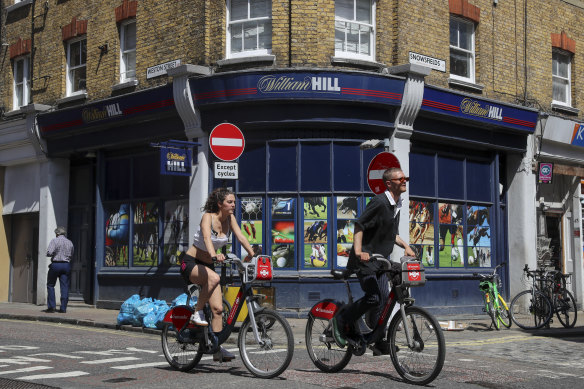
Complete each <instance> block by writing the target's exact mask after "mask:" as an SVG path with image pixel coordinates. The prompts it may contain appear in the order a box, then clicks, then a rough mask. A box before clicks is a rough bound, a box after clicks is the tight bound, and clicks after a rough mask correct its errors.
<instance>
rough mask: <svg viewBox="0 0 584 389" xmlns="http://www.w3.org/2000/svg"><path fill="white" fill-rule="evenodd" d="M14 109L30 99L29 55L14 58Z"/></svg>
mask: <svg viewBox="0 0 584 389" xmlns="http://www.w3.org/2000/svg"><path fill="white" fill-rule="evenodd" d="M13 75H14V94H13V96H14V97H13V100H12V101H13V103H12V106H13V109H18V108H20V107H22V106H25V105H27V104H28V102H29V99H30V77H29V57H20V58H15V59H14V74H13Z"/></svg>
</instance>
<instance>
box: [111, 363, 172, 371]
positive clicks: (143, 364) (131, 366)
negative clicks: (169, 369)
mask: <svg viewBox="0 0 584 389" xmlns="http://www.w3.org/2000/svg"><path fill="white" fill-rule="evenodd" d="M165 365H168V363H167V362H166V361H164V362H148V363H137V364H135V365H125V366H112V367H111V368H112V369H117V370H130V369H139V368H141V367H155V366H165Z"/></svg>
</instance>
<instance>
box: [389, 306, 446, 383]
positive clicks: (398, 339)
mask: <svg viewBox="0 0 584 389" xmlns="http://www.w3.org/2000/svg"><path fill="white" fill-rule="evenodd" d="M406 321H407V325H408V327H409V329H410V333H411V335H412V338H413V339H412V340H413V341H414V347H409V345H408V340H407V337H406V333H405V329H404V323H403V318H402V315H401V314H400V313H399V312H398V313H397V314H396V315H395V316H394V318H393V319H392V321H391V325H390V326H389V331H388V340H389V345H390V348H389V351H390V356H391V361H392V362H393V366H394V367H395V369H396V370H397V372H398V374H399V375H400V376H401V377H402V378H403V379H404V381H406V382H408V383H410V384H415V385H426V384H428V383H430V382H432V381H433V380H434V379H435V378H436V377H437V376H438V374H440V372H441V371H442V366H443V365H444V355H445V354H446V345H445V343H444V334H443V333H442V329H441V328H440V324H439V323H438V320H436V318H434V316H432V315H430V314H429V313H428V312H427V311H426V310H425V309H423V308H420V307H414V306H410V307H407V308H406Z"/></svg>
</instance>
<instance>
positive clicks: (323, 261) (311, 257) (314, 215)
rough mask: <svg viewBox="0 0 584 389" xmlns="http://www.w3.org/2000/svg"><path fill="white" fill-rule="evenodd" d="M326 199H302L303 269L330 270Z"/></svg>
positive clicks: (327, 200)
mask: <svg viewBox="0 0 584 389" xmlns="http://www.w3.org/2000/svg"><path fill="white" fill-rule="evenodd" d="M329 204H330V201H329V198H327V197H322V196H310V197H305V198H304V199H303V211H304V212H303V222H304V224H303V226H302V227H303V228H302V231H303V240H302V241H303V246H304V247H303V254H304V263H303V267H304V268H305V269H306V268H330V260H329V256H330V251H329V250H328V248H329V245H328V244H327V243H328V226H329V223H328V221H329V218H328V209H329V208H330V207H329Z"/></svg>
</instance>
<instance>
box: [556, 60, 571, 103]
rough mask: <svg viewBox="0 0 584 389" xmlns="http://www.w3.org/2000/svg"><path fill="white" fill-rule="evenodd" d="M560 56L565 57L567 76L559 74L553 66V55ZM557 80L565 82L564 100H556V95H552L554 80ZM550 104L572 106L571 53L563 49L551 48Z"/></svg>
mask: <svg viewBox="0 0 584 389" xmlns="http://www.w3.org/2000/svg"><path fill="white" fill-rule="evenodd" d="M556 56H560V57H561V58H562V59H565V60H566V61H565V63H563V64H567V66H568V69H567V73H568V75H567V77H563V76H560V75H558V74H555V73H556V69H555V66H554V62H555V57H556ZM555 80H559V81H562V82H564V83H565V91H564V92H565V93H566V101H561V100H556V96H554V91H553V89H554V81H555ZM552 104H558V105H563V106H566V107H571V106H572V55H571V54H570V53H569V52H567V51H564V50H559V49H553V51H552Z"/></svg>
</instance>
